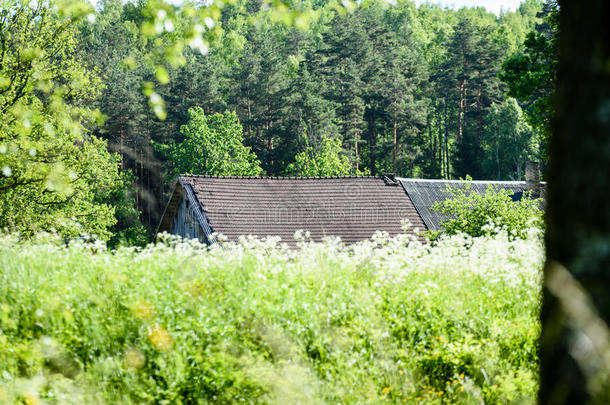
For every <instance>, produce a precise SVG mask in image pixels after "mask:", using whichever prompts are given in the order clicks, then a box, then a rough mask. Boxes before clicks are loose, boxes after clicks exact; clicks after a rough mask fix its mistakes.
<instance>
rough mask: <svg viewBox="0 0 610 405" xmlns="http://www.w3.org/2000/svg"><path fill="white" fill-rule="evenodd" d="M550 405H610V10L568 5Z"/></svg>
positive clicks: (554, 162) (555, 185)
mask: <svg viewBox="0 0 610 405" xmlns="http://www.w3.org/2000/svg"><path fill="white" fill-rule="evenodd" d="M560 16H561V17H560V64H559V73H558V83H557V99H556V102H555V107H556V108H555V109H556V115H555V117H556V118H555V121H554V125H553V128H554V129H553V136H552V138H551V144H550V154H549V155H550V160H549V169H548V184H549V189H548V211H547V215H548V216H547V226H548V227H547V235H546V251H547V260H548V262H547V266H546V269H545V290H544V303H543V309H542V340H541V348H540V350H541V353H540V354H541V390H540V403H541V404H609V403H610V383H609V381H610V379H609V374H610V346H609V339H608V327H607V325H608V322H609V320H610V2H609V1H608V0H590V1H586V2H580V1H568V0H564V1H560Z"/></svg>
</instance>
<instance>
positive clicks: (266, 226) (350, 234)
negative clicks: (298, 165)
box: [159, 175, 426, 243]
mask: <svg viewBox="0 0 610 405" xmlns="http://www.w3.org/2000/svg"><path fill="white" fill-rule="evenodd" d="M176 188H177V189H179V188H182V189H183V191H178V192H177V191H175V192H174V195H173V196H172V199H171V200H170V204H169V205H168V208H167V209H166V212H165V214H164V217H163V219H162V222H161V225H160V227H159V230H160V231H163V230H168V229H169V228H170V227H171V220H172V218H173V217H172V216H173V215H174V214H175V207H177V205H178V204H177V202H176V200H177V199H178V197H176V196H180V195H185V191H184V190H186V191H187V192H188V190H187V189H191V188H192V191H193V192H194V195H195V196H196V198H197V200H198V201H199V203H200V206H201V209H202V212H203V214H204V215H205V217H206V218H207V221H208V223H209V225H210V226H211V229H212V231H213V232H217V233H221V234H223V235H225V236H226V237H227V238H228V239H229V240H237V238H238V237H239V236H240V235H249V234H251V235H257V236H261V237H263V236H270V235H278V236H280V237H281V238H282V240H283V241H286V242H289V243H290V242H293V241H294V233H295V231H297V230H303V231H309V232H310V234H311V238H312V239H313V240H320V239H321V238H322V237H324V236H331V235H332V236H339V237H341V239H342V240H343V241H344V242H346V243H353V242H356V241H359V240H363V239H368V238H370V237H371V236H372V235H373V234H374V233H375V232H376V231H377V230H380V231H386V232H388V233H389V234H390V235H396V234H399V233H403V229H402V226H401V222H402V220H403V219H406V220H408V221H410V222H411V225H412V229H413V228H419V230H421V231H424V230H426V226H425V224H424V222H423V221H422V219H421V217H420V215H419V214H418V212H417V210H416V209H415V207H414V205H413V203H412V202H411V200H410V199H409V196H408V195H407V193H406V192H405V190H404V188H403V187H402V185H401V184H400V183H399V182H395V183H392V182H388V183H386V182H385V181H384V179H381V178H378V177H334V178H296V177H233V176H231V177H215V176H193V175H181V176H179V178H178V184H177V186H176Z"/></svg>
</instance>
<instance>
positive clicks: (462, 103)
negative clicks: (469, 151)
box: [457, 79, 466, 143]
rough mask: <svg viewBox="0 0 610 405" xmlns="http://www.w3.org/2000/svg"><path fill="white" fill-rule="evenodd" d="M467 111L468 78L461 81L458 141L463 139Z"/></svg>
mask: <svg viewBox="0 0 610 405" xmlns="http://www.w3.org/2000/svg"><path fill="white" fill-rule="evenodd" d="M465 112H466V79H462V82H461V83H460V108H459V111H458V134H457V142H458V143H460V142H461V141H462V132H463V126H464V113H465Z"/></svg>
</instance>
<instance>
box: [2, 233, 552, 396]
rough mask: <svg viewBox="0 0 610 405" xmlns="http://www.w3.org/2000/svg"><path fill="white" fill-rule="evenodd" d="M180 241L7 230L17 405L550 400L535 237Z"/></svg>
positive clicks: (9, 342) (7, 372)
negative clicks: (27, 238) (86, 241)
mask: <svg viewBox="0 0 610 405" xmlns="http://www.w3.org/2000/svg"><path fill="white" fill-rule="evenodd" d="M167 239H168V240H167V241H166V243H163V244H157V245H151V246H149V247H147V248H145V249H142V250H136V249H133V248H131V249H130V248H122V249H119V250H116V251H114V252H110V251H106V250H105V249H104V248H103V247H102V246H96V245H82V244H72V245H70V246H68V247H66V246H64V245H63V244H61V243H58V242H56V241H54V240H52V239H49V240H38V241H32V242H22V241H18V240H16V239H15V238H14V237H2V238H0V403H15V402H20V401H21V402H22V403H27V404H35V403H43V402H45V403H58V404H64V403H78V404H82V403H107V404H115V403H125V404H128V403H165V404H170V403H171V404H173V403H182V404H187V403H188V404H198V403H202V404H203V403H277V404H299V403H300V404H338V403H384V402H387V403H425V404H445V403H452V404H453V403H464V404H473V403H483V402H485V403H502V404H503V403H516V402H523V403H533V402H534V399H535V393H536V389H537V385H538V377H537V373H538V359H537V357H536V344H537V343H536V342H537V339H538V335H539V330H540V326H539V323H538V311H539V306H540V279H541V273H540V268H541V263H542V259H543V258H542V248H541V243H540V240H539V237H538V236H536V235H534V234H533V233H532V234H531V235H530V237H529V238H528V239H527V240H520V239H519V240H514V241H509V240H508V238H507V237H506V235H504V234H500V235H498V236H495V237H493V238H477V239H470V238H467V237H463V236H455V237H451V238H446V239H442V240H441V241H439V242H438V243H437V244H436V245H435V246H427V245H422V244H420V243H419V242H417V241H416V240H414V239H412V238H411V237H408V236H399V237H396V238H389V237H387V235H383V234H378V235H376V236H375V237H374V238H373V239H372V240H371V241H368V242H363V243H360V244H357V245H353V246H351V247H345V246H343V245H342V244H341V243H340V242H339V241H337V240H333V239H329V240H327V241H326V242H325V243H323V244H315V243H310V242H307V241H305V240H303V239H301V242H300V243H299V249H289V248H288V247H286V246H285V245H281V244H279V243H278V241H277V239H273V238H269V239H267V240H262V241H261V240H257V239H252V238H249V239H243V240H242V241H241V242H240V243H237V244H225V245H224V246H223V247H222V248H221V247H219V246H214V247H212V248H211V249H208V248H206V247H204V246H201V245H199V244H198V243H195V242H179V241H177V240H175V239H171V238H169V237H167ZM41 401H42V402H41Z"/></svg>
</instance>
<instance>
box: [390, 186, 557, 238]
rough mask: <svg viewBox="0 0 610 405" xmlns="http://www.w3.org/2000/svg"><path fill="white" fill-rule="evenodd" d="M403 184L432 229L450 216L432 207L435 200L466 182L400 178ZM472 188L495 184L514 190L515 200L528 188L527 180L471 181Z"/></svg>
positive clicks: (500, 187)
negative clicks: (448, 190)
mask: <svg viewBox="0 0 610 405" xmlns="http://www.w3.org/2000/svg"><path fill="white" fill-rule="evenodd" d="M399 180H400V182H401V183H402V186H403V187H404V189H405V190H406V192H407V194H408V195H409V198H410V199H411V201H412V202H413V205H415V208H416V209H417V212H418V213H419V215H420V216H421V218H422V220H423V221H424V223H425V224H426V227H427V228H428V229H431V230H441V229H443V227H442V226H441V223H442V222H443V221H445V220H447V219H449V217H447V216H445V215H442V214H440V213H439V212H437V211H433V210H432V209H431V207H432V205H434V203H435V202H442V201H444V200H446V199H447V198H449V197H450V195H449V194H448V193H446V192H445V190H447V188H448V187H456V188H463V187H464V186H465V184H466V182H465V181H463V180H423V179H405V178H400V179H399ZM470 183H471V185H470V189H471V190H472V191H476V192H478V193H481V194H484V193H485V192H486V191H487V188H488V187H489V186H494V187H495V188H497V189H505V190H509V191H512V192H513V193H514V194H513V196H512V198H513V200H514V201H518V200H520V199H521V198H522V196H523V192H524V191H526V190H527V185H526V182H525V181H477V180H474V181H471V182H470ZM541 184H542V185H543V187H542V194H543V196H544V185H545V184H546V183H541Z"/></svg>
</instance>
